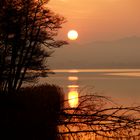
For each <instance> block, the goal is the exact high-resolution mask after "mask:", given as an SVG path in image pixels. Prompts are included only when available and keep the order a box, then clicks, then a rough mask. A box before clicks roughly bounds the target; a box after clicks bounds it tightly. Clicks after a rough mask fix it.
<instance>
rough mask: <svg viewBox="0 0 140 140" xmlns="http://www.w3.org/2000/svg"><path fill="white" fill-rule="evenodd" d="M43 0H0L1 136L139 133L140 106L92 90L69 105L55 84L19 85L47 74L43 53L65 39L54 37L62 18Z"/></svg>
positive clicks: (35, 138) (35, 139) (30, 138)
mask: <svg viewBox="0 0 140 140" xmlns="http://www.w3.org/2000/svg"><path fill="white" fill-rule="evenodd" d="M47 2H48V0H1V1H0V7H1V8H0V93H1V94H0V114H1V115H0V127H1V132H0V139H2V140H7V139H14V140H25V139H26V140H46V139H47V140H56V139H57V140H59V139H67V138H68V139H69V138H71V139H76V140H77V139H81V136H85V135H86V139H87V138H88V136H90V137H89V139H91V138H93V139H94V138H102V139H105V138H107V139H117V140H119V139H125V140H127V139H129V140H130V139H133V140H136V139H139V135H140V132H139V130H140V119H139V113H140V107H139V106H138V107H123V106H119V107H118V106H115V105H114V104H113V103H112V102H111V101H110V100H109V99H108V98H106V97H104V96H98V95H95V94H90V95H85V96H81V97H79V101H80V102H79V105H78V107H76V108H69V107H68V106H63V104H65V102H64V97H63V92H62V91H61V89H60V88H59V87H57V86H50V85H42V86H38V87H26V88H21V87H22V83H23V82H24V81H28V82H29V81H33V82H35V80H36V79H37V78H38V77H40V76H47V75H48V69H49V68H48V66H47V64H46V62H47V61H46V58H48V57H49V56H50V55H51V53H52V52H53V50H52V49H53V48H58V47H61V46H62V45H64V44H67V43H66V42H65V41H57V40H56V39H55V36H56V35H57V32H58V29H60V28H61V24H62V23H63V22H64V18H63V17H60V16H59V15H56V14H54V13H53V12H52V11H51V10H49V9H48V8H47V7H46V4H47ZM2 93H4V94H2ZM6 93H8V94H6ZM9 93H10V94H9ZM11 93H14V94H11ZM66 102H67V101H66Z"/></svg>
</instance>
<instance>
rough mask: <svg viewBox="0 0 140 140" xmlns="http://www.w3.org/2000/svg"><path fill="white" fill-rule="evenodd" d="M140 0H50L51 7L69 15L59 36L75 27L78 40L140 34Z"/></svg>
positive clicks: (109, 38)
mask: <svg viewBox="0 0 140 140" xmlns="http://www.w3.org/2000/svg"><path fill="white" fill-rule="evenodd" d="M139 6H140V0H50V2H49V7H51V9H52V10H53V11H55V12H57V13H59V14H61V15H63V16H64V17H66V19H67V21H68V22H67V23H65V24H64V25H63V29H62V31H61V33H60V37H63V39H65V38H66V34H67V31H68V30H70V29H76V30H77V31H78V32H79V40H77V41H85V42H89V41H91V40H112V39H117V38H122V37H128V36H140V7H139Z"/></svg>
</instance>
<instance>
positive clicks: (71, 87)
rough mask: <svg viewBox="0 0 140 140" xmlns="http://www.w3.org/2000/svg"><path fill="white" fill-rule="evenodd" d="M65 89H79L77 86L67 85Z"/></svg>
mask: <svg viewBox="0 0 140 140" xmlns="http://www.w3.org/2000/svg"><path fill="white" fill-rule="evenodd" d="M67 87H68V88H70V89H73V88H79V85H68V86H67Z"/></svg>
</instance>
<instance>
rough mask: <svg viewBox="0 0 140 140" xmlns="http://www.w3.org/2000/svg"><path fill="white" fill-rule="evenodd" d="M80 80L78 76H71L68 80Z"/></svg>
mask: <svg viewBox="0 0 140 140" xmlns="http://www.w3.org/2000/svg"><path fill="white" fill-rule="evenodd" d="M78 79H79V78H78V77H77V76H69V77H68V80H69V81H77V80H78Z"/></svg>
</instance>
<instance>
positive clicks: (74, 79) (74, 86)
mask: <svg viewBox="0 0 140 140" xmlns="http://www.w3.org/2000/svg"><path fill="white" fill-rule="evenodd" d="M69 73H70V76H68V80H69V85H68V86H67V88H68V103H69V106H70V107H71V108H75V107H77V106H78V102H79V99H78V97H79V93H78V88H79V85H78V80H79V77H78V76H77V71H76V70H74V71H70V72H69Z"/></svg>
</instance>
